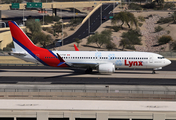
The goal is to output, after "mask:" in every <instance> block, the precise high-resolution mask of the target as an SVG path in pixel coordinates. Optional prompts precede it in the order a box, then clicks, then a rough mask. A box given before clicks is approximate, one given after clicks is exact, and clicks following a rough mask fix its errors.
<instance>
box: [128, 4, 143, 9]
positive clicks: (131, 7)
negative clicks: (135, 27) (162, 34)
mask: <svg viewBox="0 0 176 120" xmlns="http://www.w3.org/2000/svg"><path fill="white" fill-rule="evenodd" d="M128 9H132V10H142V7H141V6H140V5H138V4H135V3H130V4H129V6H128Z"/></svg>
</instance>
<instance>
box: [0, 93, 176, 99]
mask: <svg viewBox="0 0 176 120" xmlns="http://www.w3.org/2000/svg"><path fill="white" fill-rule="evenodd" d="M0 99H39V100H44V99H45V100H130V101H133V100H137V101H175V100H176V95H168V94H131V93H82V92H0Z"/></svg>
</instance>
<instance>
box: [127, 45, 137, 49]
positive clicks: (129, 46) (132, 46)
mask: <svg viewBox="0 0 176 120" xmlns="http://www.w3.org/2000/svg"><path fill="white" fill-rule="evenodd" d="M126 49H130V50H136V49H135V47H134V45H127V46H126Z"/></svg>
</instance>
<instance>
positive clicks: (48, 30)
mask: <svg viewBox="0 0 176 120" xmlns="http://www.w3.org/2000/svg"><path fill="white" fill-rule="evenodd" d="M46 31H47V32H49V33H51V34H53V33H54V31H53V30H52V29H51V28H47V30H46Z"/></svg>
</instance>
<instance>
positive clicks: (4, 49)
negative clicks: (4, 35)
mask: <svg viewBox="0 0 176 120" xmlns="http://www.w3.org/2000/svg"><path fill="white" fill-rule="evenodd" d="M12 48H14V44H13V42H11V43H9V44H7V46H6V47H5V48H3V51H12Z"/></svg>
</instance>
